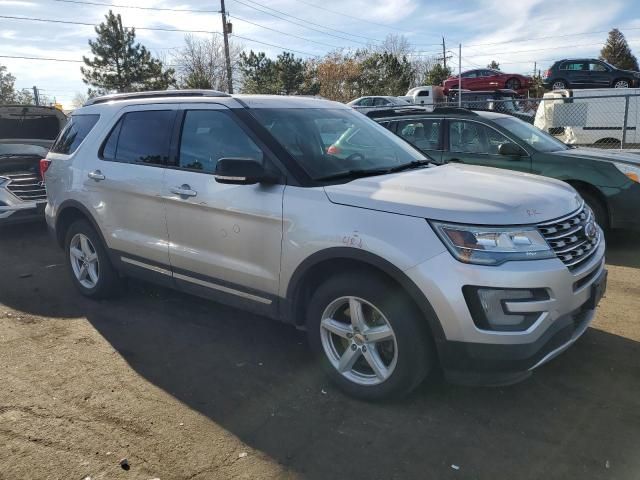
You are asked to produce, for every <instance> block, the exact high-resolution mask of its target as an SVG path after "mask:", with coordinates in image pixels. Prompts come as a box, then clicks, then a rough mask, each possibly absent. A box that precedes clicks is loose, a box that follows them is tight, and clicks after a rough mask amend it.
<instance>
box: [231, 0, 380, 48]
mask: <svg viewBox="0 0 640 480" xmlns="http://www.w3.org/2000/svg"><path fill="white" fill-rule="evenodd" d="M233 1H234V2H236V3H239V4H241V5H244V6H245V7H249V8H252V9H254V10H257V11H258V12H262V13H265V14H267V15H271V16H272V17H276V18H279V19H280V20H284V21H285V22H289V23H293V24H294V25H298V26H300V27H303V28H306V29H308V30H313V31H314V32H319V33H322V34H323V35H328V36H330V37H335V38H339V39H341V40H346V41H348V42H353V43H359V44H361V45H368V43H366V42H361V41H359V40H354V39H352V38H347V37H342V36H340V35H335V34H333V33H329V32H325V31H324V30H318V29H317V28H313V27H310V26H309V25H315V26H317V27H321V28H324V29H326V30H331V31H334V32H338V33H341V34H344V35H350V36H352V37H359V38H364V39H365V40H369V42H376V43H379V42H380V40H376V39H373V38H369V37H364V36H362V35H356V34H355V33H349V32H345V31H343V30H337V29H335V28H331V27H327V26H325V25H320V24H319V23H314V22H310V21H309V20H305V19H304V18H300V17H296V16H294V15H290V14H288V13H285V12H282V11H280V10H276V9H275V8H271V7H267V6H265V5H262V4H261V3H258V2H253V1H252V0H248V1H251V3H254V4H255V5H259V6H260V7H262V8H266V9H267V10H272V11H274V12H277V13H278V14H280V15H285V16H287V17H291V18H295V19H296V20H300V21H301V22H305V23H307V24H308V25H305V24H304V23H299V22H294V21H293V20H289V19H288V18H283V17H281V16H280V15H276V14H275V13H271V12H268V11H266V10H261V9H260V8H258V7H256V6H255V5H251V4H249V3H245V2H243V1H242V0H233Z"/></svg>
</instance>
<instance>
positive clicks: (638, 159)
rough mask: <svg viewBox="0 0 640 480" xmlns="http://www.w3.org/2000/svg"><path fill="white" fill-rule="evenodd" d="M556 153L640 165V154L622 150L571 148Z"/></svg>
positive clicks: (564, 155)
mask: <svg viewBox="0 0 640 480" xmlns="http://www.w3.org/2000/svg"><path fill="white" fill-rule="evenodd" d="M554 154H557V155H562V156H563V157H570V158H586V159H588V160H600V161H602V162H618V163H627V164H630V165H636V166H638V165H640V155H638V154H635V153H627V152H621V151H618V150H605V149H602V148H571V149H569V150H560V151H559V152H554Z"/></svg>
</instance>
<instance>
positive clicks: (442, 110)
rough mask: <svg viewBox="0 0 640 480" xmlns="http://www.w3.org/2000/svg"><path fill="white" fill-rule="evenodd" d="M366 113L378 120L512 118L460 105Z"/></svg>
mask: <svg viewBox="0 0 640 480" xmlns="http://www.w3.org/2000/svg"><path fill="white" fill-rule="evenodd" d="M366 115H367V116H368V117H370V118H373V119H375V120H377V121H379V120H385V119H391V118H398V117H411V118H422V117H434V116H435V117H442V116H446V117H454V118H461V117H469V118H473V117H482V118H486V119H488V120H497V119H499V118H512V116H511V115H506V114H503V113H496V112H491V111H487V110H469V109H467V108H458V107H436V108H434V109H433V111H428V110H422V111H420V110H418V109H406V110H400V109H391V108H390V109H387V110H386V111H385V110H378V111H375V112H367V113H366Z"/></svg>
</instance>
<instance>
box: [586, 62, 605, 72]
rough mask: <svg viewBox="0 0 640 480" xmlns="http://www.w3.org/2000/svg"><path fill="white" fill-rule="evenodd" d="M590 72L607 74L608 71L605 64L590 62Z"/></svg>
mask: <svg viewBox="0 0 640 480" xmlns="http://www.w3.org/2000/svg"><path fill="white" fill-rule="evenodd" d="M589 70H590V71H592V72H606V71H607V67H605V66H604V65H603V64H601V63H599V62H590V63H589Z"/></svg>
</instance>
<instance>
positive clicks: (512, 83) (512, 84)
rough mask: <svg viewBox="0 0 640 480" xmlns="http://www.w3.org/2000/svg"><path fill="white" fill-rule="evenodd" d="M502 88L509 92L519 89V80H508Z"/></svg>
mask: <svg viewBox="0 0 640 480" xmlns="http://www.w3.org/2000/svg"><path fill="white" fill-rule="evenodd" d="M504 86H505V88H508V89H510V90H518V89H519V88H520V80H518V79H517V78H510V79H509V80H507V81H506V83H505V85H504Z"/></svg>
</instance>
